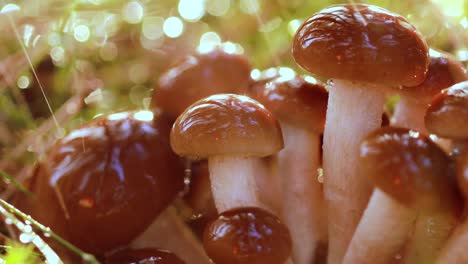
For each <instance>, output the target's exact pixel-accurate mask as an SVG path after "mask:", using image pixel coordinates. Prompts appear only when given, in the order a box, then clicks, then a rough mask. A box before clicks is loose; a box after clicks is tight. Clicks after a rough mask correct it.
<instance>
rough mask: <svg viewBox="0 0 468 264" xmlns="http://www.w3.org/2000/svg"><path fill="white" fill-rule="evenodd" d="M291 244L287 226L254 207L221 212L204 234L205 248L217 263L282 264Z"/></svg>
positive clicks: (289, 252)
mask: <svg viewBox="0 0 468 264" xmlns="http://www.w3.org/2000/svg"><path fill="white" fill-rule="evenodd" d="M291 243H292V242H291V237H290V234H289V231H288V229H287V227H286V226H285V225H284V224H282V223H281V222H280V220H279V219H278V218H277V217H276V216H274V215H272V214H270V213H269V212H267V211H265V210H263V209H260V208H255V207H245V208H237V209H232V210H229V211H226V212H224V213H222V214H220V215H219V216H218V218H217V219H216V220H215V221H213V222H212V223H211V225H210V226H208V227H207V229H205V233H204V236H203V246H204V248H205V251H206V253H207V254H208V256H209V257H210V258H211V259H212V260H213V261H214V262H215V263H217V264H244V263H245V264H250V263H255V264H283V263H284V262H285V261H286V259H287V258H288V257H289V255H290V254H291Z"/></svg>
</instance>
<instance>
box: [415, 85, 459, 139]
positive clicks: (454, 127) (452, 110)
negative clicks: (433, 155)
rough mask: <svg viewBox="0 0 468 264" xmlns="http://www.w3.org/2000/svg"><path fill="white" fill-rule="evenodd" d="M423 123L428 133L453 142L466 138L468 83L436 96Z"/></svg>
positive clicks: (454, 86)
mask: <svg viewBox="0 0 468 264" xmlns="http://www.w3.org/2000/svg"><path fill="white" fill-rule="evenodd" d="M424 121H425V124H426V127H427V130H429V132H431V133H434V134H436V135H438V136H440V137H444V138H450V139H454V140H465V139H467V138H468V125H467V124H468V81H464V82H461V83H457V84H455V85H453V86H451V87H449V88H447V89H444V90H442V91H441V92H440V93H439V94H438V95H436V96H435V97H434V98H433V100H432V102H431V105H430V107H429V109H428V110H427V112H426V116H425V117H424Z"/></svg>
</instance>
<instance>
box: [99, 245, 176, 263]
mask: <svg viewBox="0 0 468 264" xmlns="http://www.w3.org/2000/svg"><path fill="white" fill-rule="evenodd" d="M104 263H106V264H132V263H148V264H150V263H155V264H156V263H157V264H183V263H184V262H183V261H182V260H181V259H179V258H178V257H177V256H176V255H175V254H174V253H172V252H169V251H166V250H161V249H157V248H139V249H124V250H120V251H117V252H113V253H112V254H110V255H108V256H106V260H105V262H104Z"/></svg>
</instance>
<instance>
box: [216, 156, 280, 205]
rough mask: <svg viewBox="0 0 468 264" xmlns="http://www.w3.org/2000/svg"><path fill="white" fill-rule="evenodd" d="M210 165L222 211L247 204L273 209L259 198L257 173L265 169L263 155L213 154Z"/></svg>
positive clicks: (217, 203)
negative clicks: (260, 156) (261, 157)
mask: <svg viewBox="0 0 468 264" xmlns="http://www.w3.org/2000/svg"><path fill="white" fill-rule="evenodd" d="M208 168H209V171H210V180H211V190H212V192H213V198H214V200H215V204H216V209H217V210H218V212H224V211H226V210H229V209H232V208H236V207H247V206H256V207H260V208H263V209H267V210H270V211H272V209H271V208H269V207H268V206H267V205H265V204H263V203H262V202H261V198H260V197H259V193H260V192H259V189H258V187H257V183H256V176H257V175H258V173H259V171H260V173H261V172H262V171H263V170H264V167H263V165H262V162H261V160H260V158H254V157H242V156H229V155H225V156H212V157H209V158H208Z"/></svg>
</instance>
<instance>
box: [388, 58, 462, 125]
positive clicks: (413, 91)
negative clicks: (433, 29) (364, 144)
mask: <svg viewBox="0 0 468 264" xmlns="http://www.w3.org/2000/svg"><path fill="white" fill-rule="evenodd" d="M430 55H431V63H430V64H429V70H428V71H427V75H426V79H425V80H424V82H423V83H421V84H420V85H418V86H415V87H408V88H404V89H400V90H399V94H400V100H399V102H398V103H397V105H396V107H395V112H394V114H393V116H392V125H393V126H399V127H406V128H409V129H412V130H414V131H418V132H421V133H425V134H428V132H427V129H426V126H425V125H424V115H425V114H426V111H427V109H428V108H429V104H430V103H431V100H432V98H433V97H434V96H435V95H437V93H439V92H440V91H441V90H443V89H445V88H448V87H450V86H452V85H454V84H456V83H458V82H462V81H465V80H467V79H468V76H467V75H466V72H465V69H464V67H463V65H462V64H461V63H460V62H458V61H457V60H456V59H455V58H453V57H452V56H451V55H449V54H444V53H439V52H436V51H434V50H430Z"/></svg>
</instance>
